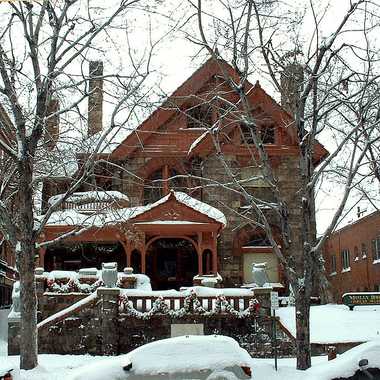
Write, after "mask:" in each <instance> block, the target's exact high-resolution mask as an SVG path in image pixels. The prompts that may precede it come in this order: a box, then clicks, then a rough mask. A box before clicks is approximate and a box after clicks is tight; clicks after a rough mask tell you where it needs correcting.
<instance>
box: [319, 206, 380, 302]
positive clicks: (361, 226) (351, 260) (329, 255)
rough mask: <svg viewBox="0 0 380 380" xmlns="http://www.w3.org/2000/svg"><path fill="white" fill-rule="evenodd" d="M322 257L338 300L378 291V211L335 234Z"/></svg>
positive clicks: (379, 250)
mask: <svg viewBox="0 0 380 380" xmlns="http://www.w3.org/2000/svg"><path fill="white" fill-rule="evenodd" d="M358 216H360V213H358ZM324 258H325V262H326V272H327V274H328V275H329V278H330V283H331V287H332V289H333V291H334V293H335V296H336V299H337V300H338V301H339V300H341V297H342V295H343V294H344V293H347V292H368V291H375V292H380V211H375V212H373V213H370V214H368V215H365V216H361V217H359V218H358V219H357V220H356V221H354V222H352V223H350V224H347V225H346V226H344V227H342V228H340V229H339V230H337V231H335V232H334V233H333V234H332V235H331V236H330V238H329V239H328V240H327V241H326V244H325V246H324Z"/></svg>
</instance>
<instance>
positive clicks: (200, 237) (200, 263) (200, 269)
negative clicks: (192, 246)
mask: <svg viewBox="0 0 380 380" xmlns="http://www.w3.org/2000/svg"><path fill="white" fill-rule="evenodd" d="M202 243H203V235H202V232H198V244H197V254H198V274H199V275H202V274H203V253H202Z"/></svg>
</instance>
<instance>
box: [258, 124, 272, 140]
mask: <svg viewBox="0 0 380 380" xmlns="http://www.w3.org/2000/svg"><path fill="white" fill-rule="evenodd" d="M260 135H261V141H262V142H263V144H274V143H275V137H274V126H273V125H268V126H265V127H262V128H261V129H260Z"/></svg>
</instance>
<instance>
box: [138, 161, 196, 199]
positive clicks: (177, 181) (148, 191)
mask: <svg viewBox="0 0 380 380" xmlns="http://www.w3.org/2000/svg"><path fill="white" fill-rule="evenodd" d="M188 187H189V186H188V183H187V179H186V178H185V177H184V176H183V175H182V174H181V173H180V172H179V171H177V169H175V168H172V167H169V166H168V165H164V166H162V167H161V168H160V169H157V170H156V171H154V172H153V173H152V174H150V175H149V176H148V177H147V178H146V179H145V182H144V195H143V203H144V204H145V205H147V204H149V203H154V202H156V201H158V200H159V199H161V198H162V197H163V196H165V195H166V194H168V193H169V191H170V190H171V189H173V190H176V191H182V192H187V191H188Z"/></svg>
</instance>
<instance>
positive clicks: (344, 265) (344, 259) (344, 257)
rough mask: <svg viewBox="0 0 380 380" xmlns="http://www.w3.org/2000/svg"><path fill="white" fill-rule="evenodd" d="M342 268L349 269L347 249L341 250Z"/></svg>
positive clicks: (348, 252)
mask: <svg viewBox="0 0 380 380" xmlns="http://www.w3.org/2000/svg"><path fill="white" fill-rule="evenodd" d="M342 268H343V270H346V269H350V251H349V250H348V249H344V250H343V251H342Z"/></svg>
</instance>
